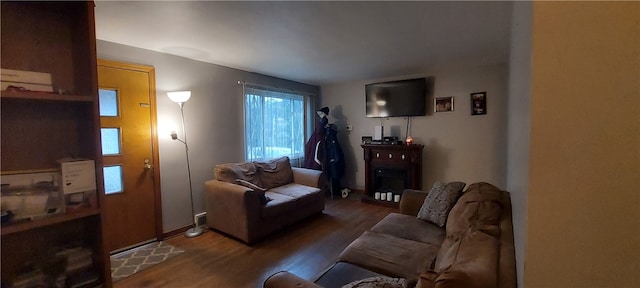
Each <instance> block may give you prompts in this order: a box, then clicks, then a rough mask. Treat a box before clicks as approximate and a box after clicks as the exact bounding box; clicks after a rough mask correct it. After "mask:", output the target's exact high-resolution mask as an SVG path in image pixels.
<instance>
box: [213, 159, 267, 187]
mask: <svg viewBox="0 0 640 288" xmlns="http://www.w3.org/2000/svg"><path fill="white" fill-rule="evenodd" d="M213 173H214V175H215V176H216V179H218V180H220V181H223V182H228V183H235V180H236V179H242V180H246V181H247V182H250V183H253V184H255V185H257V186H262V183H260V178H259V177H258V173H257V168H256V166H255V164H253V163H250V162H245V163H225V164H218V165H216V166H215V168H214V170H213Z"/></svg>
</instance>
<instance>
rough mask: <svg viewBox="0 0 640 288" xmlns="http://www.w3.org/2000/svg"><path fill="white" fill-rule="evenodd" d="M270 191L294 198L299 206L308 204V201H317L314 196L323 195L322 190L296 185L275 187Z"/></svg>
mask: <svg viewBox="0 0 640 288" xmlns="http://www.w3.org/2000/svg"><path fill="white" fill-rule="evenodd" d="M269 191H270V192H273V193H277V194H281V195H286V196H289V197H291V198H294V199H295V200H296V202H298V204H302V203H306V202H307V201H316V200H315V199H316V197H314V194H316V193H321V190H320V188H316V187H309V186H305V185H300V184H296V183H289V184H286V185H282V186H278V187H274V188H272V189H270V190H269Z"/></svg>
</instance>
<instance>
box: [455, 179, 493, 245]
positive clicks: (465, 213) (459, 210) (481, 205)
mask: <svg viewBox="0 0 640 288" xmlns="http://www.w3.org/2000/svg"><path fill="white" fill-rule="evenodd" d="M502 206H503V205H502V191H501V190H500V189H498V188H496V187H495V186H493V185H491V184H488V183H474V184H471V185H469V187H468V188H467V190H466V191H465V192H464V193H463V195H462V197H460V199H459V200H458V202H457V203H456V205H454V206H453V208H452V209H451V212H449V219H448V221H447V238H454V240H455V239H457V238H460V237H462V235H464V234H465V232H466V231H467V230H468V229H469V228H473V227H475V228H476V229H482V230H485V231H486V232H487V233H489V234H492V235H494V236H495V233H499V229H498V228H499V227H498V223H499V222H500V217H501V215H502V210H503V208H502ZM490 230H492V231H493V232H490Z"/></svg>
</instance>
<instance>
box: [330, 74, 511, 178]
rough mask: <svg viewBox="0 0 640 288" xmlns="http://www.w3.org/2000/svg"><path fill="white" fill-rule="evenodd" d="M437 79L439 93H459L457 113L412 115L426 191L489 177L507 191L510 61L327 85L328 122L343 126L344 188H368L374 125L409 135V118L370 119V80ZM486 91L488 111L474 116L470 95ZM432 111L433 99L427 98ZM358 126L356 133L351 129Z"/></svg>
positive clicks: (389, 132) (391, 133)
mask: <svg viewBox="0 0 640 288" xmlns="http://www.w3.org/2000/svg"><path fill="white" fill-rule="evenodd" d="M421 76H424V77H435V79H434V84H435V86H434V93H433V94H434V96H435V97H446V96H454V97H455V105H454V106H455V111H453V112H441V113H432V112H429V115H427V116H422V117H412V119H411V123H412V125H411V129H410V135H411V136H412V137H413V139H414V143H416V144H424V145H425V149H424V152H423V178H422V187H423V189H429V188H431V185H433V182H435V181H454V180H459V181H464V182H467V183H469V184H470V183H473V182H479V181H486V182H489V183H492V184H494V185H496V186H498V187H500V188H502V189H506V183H507V181H506V153H505V151H506V149H507V146H506V123H507V114H506V105H507V91H506V89H507V84H506V83H507V70H506V66H505V65H501V64H497V65H494V66H483V67H455V68H449V69H438V70H434V71H427V72H425V73H423V74H421V75H409V76H399V77H394V78H389V79H366V80H362V81H353V82H347V83H340V84H331V85H324V86H322V101H321V102H322V105H323V106H328V107H329V108H330V109H331V112H330V117H329V122H330V123H336V125H338V129H339V130H340V133H339V134H338V136H339V138H338V139H339V141H340V144H341V146H342V148H343V150H344V152H345V159H346V166H347V169H346V171H347V172H346V177H345V178H343V181H342V184H343V186H346V187H350V188H355V189H364V172H365V171H363V169H364V159H363V152H362V148H361V147H360V144H361V137H362V136H372V135H373V130H374V126H376V125H380V123H382V125H383V126H384V134H385V136H398V137H399V138H401V139H403V140H404V138H405V133H406V128H405V127H406V121H407V118H406V117H399V118H366V117H365V111H364V97H365V94H364V87H365V84H368V83H373V82H379V81H387V80H398V79H407V78H412V77H421ZM482 91H486V92H487V111H488V113H487V115H479V116H471V107H470V94H471V93H473V92H482ZM428 102H429V105H428V109H429V111H432V109H433V104H432V102H433V99H429V100H428ZM346 125H353V131H346Z"/></svg>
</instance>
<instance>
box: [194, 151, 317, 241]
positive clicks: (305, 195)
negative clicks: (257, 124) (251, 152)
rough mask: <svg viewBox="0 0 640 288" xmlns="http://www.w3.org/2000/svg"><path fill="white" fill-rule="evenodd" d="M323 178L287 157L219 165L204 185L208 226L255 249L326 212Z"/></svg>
mask: <svg viewBox="0 0 640 288" xmlns="http://www.w3.org/2000/svg"><path fill="white" fill-rule="evenodd" d="M321 174H322V172H321V171H316V170H311V169H305V168H295V167H291V164H290V162H289V158H287V157H283V158H279V159H275V160H272V161H269V162H245V163H227V164H220V165H217V166H216V167H215V169H214V175H215V179H214V180H208V181H206V182H205V205H206V211H207V225H208V226H209V227H210V228H212V229H215V230H217V231H220V232H223V233H225V234H227V235H229V236H232V237H234V238H236V239H239V240H241V241H243V242H245V243H246V244H249V245H251V244H254V243H255V242H256V241H258V240H260V239H262V238H264V237H265V236H267V235H269V234H270V233H272V232H275V231H277V230H280V229H282V228H284V227H286V226H289V225H291V224H293V223H295V222H298V221H300V220H302V219H304V218H306V217H309V216H311V215H314V214H319V213H321V212H322V210H324V193H323V192H322V190H321V189H320V188H318V187H323V186H322V185H323V183H322V182H323V180H322V179H323V178H322V177H321Z"/></svg>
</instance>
